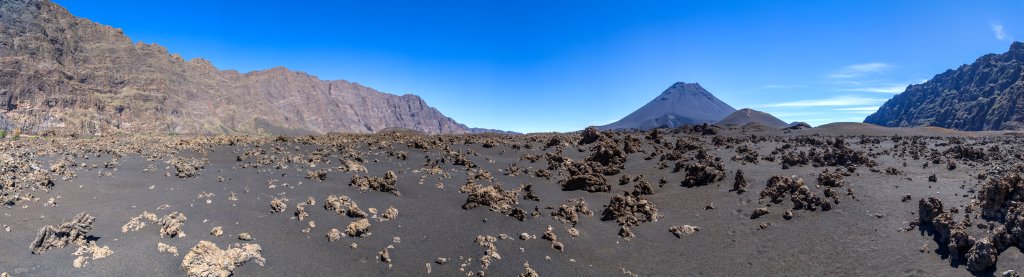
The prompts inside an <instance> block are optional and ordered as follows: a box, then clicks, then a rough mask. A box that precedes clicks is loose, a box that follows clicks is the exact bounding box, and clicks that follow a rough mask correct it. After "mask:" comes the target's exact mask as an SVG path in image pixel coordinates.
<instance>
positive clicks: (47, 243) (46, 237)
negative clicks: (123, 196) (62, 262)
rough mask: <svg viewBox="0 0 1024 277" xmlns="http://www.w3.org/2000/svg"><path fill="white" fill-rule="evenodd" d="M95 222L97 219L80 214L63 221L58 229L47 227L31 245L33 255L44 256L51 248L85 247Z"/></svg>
mask: <svg viewBox="0 0 1024 277" xmlns="http://www.w3.org/2000/svg"><path fill="white" fill-rule="evenodd" d="M94 221H96V218H95V217H92V216H89V214H87V213H79V214H78V215H76V216H75V217H73V218H71V219H70V220H64V221H62V222H61V223H60V225H57V227H53V225H46V226H44V227H43V228H42V229H39V234H37V235H36V239H35V240H33V241H32V244H31V245H29V249H31V250H32V254H43V252H46V250H49V249H50V248H64V246H67V245H68V244H72V243H74V244H78V245H85V243H86V236H87V235H88V234H89V232H90V231H92V223H93V222H94Z"/></svg>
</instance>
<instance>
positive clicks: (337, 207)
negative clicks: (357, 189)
mask: <svg viewBox="0 0 1024 277" xmlns="http://www.w3.org/2000/svg"><path fill="white" fill-rule="evenodd" d="M324 209H327V210H331V211H334V212H336V213H338V214H344V215H347V216H348V217H352V218H365V217H367V214H366V212H364V211H363V210H362V209H360V208H359V205H357V204H356V202H355V201H353V200H352V199H351V198H349V197H348V196H345V195H342V196H341V197H338V196H334V195H330V196H327V201H326V203H325V204H324Z"/></svg>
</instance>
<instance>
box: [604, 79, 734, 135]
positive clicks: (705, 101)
mask: <svg viewBox="0 0 1024 277" xmlns="http://www.w3.org/2000/svg"><path fill="white" fill-rule="evenodd" d="M735 111H736V109H734V108H733V107H732V106H729V104H726V103H724V102H722V101H721V100H718V98H716V97H715V96H714V95H711V93H710V92H708V91H707V90H705V89H704V88H703V87H701V86H700V84H697V83H683V82H679V83H675V84H673V85H672V86H671V87H669V88H668V89H666V90H665V91H664V92H662V93H661V95H659V96H658V97H656V98H654V100H651V102H648V103H647V104H646V105H644V106H643V107H640V109H638V110H636V111H634V112H633V113H631V114H629V115H627V116H626V117H624V118H622V119H620V120H619V121H616V122H614V123H612V124H608V125H605V126H601V127H600V128H601V129H633V128H635V129H653V128H658V127H669V128H675V127H678V126H681V125H687V124H691V125H692V124H703V123H714V122H717V121H719V120H721V119H722V118H725V117H726V116H728V115H729V114H730V113H732V112H735Z"/></svg>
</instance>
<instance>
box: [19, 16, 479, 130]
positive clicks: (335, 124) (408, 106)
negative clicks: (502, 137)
mask: <svg viewBox="0 0 1024 277" xmlns="http://www.w3.org/2000/svg"><path fill="white" fill-rule="evenodd" d="M0 15H2V16H0V125H2V126H0V128H3V129H14V128H19V129H21V130H22V131H23V132H26V133H37V134H54V135H94V134H110V133H118V132H123V133H143V134H146V133H149V134H166V133H179V134H239V133H244V134H299V133H328V132H349V133H373V132H376V131H379V130H383V129H385V128H389V127H397V128H407V129H412V130H417V131H421V132H425V133H431V134H437V133H468V132H486V131H488V130H483V129H470V128H468V127H466V126H465V125H462V124H459V123H457V122H455V121H454V120H452V119H450V118H448V117H446V116H444V115H443V114H441V112H439V111H438V110H436V109H434V108H432V107H430V106H429V105H427V103H426V102H424V101H423V99H421V98H420V97H418V96H416V95H411V94H406V95H401V96H398V95H392V94H387V93H381V92H378V91H376V90H374V89H372V88H369V87H366V86H363V85H360V84H357V83H352V82H348V81H341V80H337V81H325V80H320V79H319V78H317V77H316V76H312V75H309V74H306V73H302V72H296V71H291V70H288V69H285V68H283V67H277V68H272V69H269V70H263V71H254V72H249V73H240V72H238V71H234V70H219V69H217V68H215V67H214V66H213V65H212V64H211V63H210V62H209V61H206V60H203V59H201V58H196V59H192V60H188V61H186V60H184V59H183V58H182V57H181V56H180V55H178V54H172V53H170V52H168V50H167V49H166V48H164V47H162V46H159V45H156V44H146V43H142V42H133V41H132V40H131V39H130V38H129V37H128V36H126V35H125V34H124V33H123V32H122V31H121V29H118V28H113V27H109V26H104V25H101V24H98V23H95V22H92V21H89V20H87V19H83V18H78V17H75V16H74V15H72V14H71V13H69V12H68V11H67V10H66V9H64V8H63V7H61V6H59V5H57V4H55V3H52V2H50V1H48V0H11V1H0Z"/></svg>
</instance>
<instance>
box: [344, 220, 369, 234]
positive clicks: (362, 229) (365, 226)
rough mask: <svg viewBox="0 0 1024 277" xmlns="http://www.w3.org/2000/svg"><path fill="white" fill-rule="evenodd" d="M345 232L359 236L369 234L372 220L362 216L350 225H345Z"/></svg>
mask: <svg viewBox="0 0 1024 277" xmlns="http://www.w3.org/2000/svg"><path fill="white" fill-rule="evenodd" d="M345 234H346V235H348V236H350V237H358V238H361V237H365V236H369V235H370V221H369V220H367V219H365V218H361V219H359V220H356V221H353V222H352V223H349V224H348V227H345Z"/></svg>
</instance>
